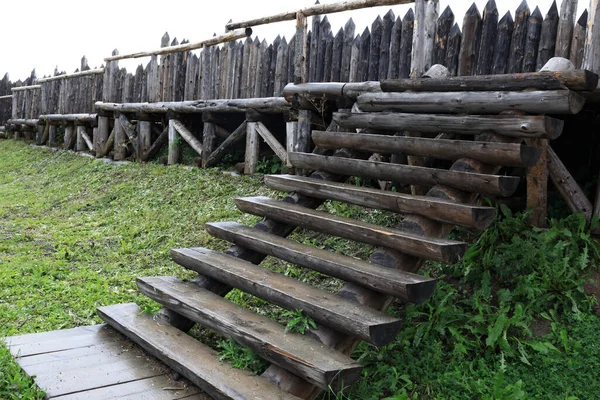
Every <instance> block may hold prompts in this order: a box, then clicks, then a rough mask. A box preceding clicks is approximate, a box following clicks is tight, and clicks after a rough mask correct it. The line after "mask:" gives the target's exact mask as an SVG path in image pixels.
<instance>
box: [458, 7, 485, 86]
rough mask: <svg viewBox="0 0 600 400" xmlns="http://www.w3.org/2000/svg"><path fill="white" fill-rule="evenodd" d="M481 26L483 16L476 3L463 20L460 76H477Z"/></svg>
mask: <svg viewBox="0 0 600 400" xmlns="http://www.w3.org/2000/svg"><path fill="white" fill-rule="evenodd" d="M481 26H482V24H481V14H480V13H479V10H478V9H477V6H476V5H475V3H473V4H472V5H471V7H470V8H469V9H468V10H467V13H466V14H465V17H464V19H463V27H462V43H461V45H460V55H459V58H458V75H461V76H465V75H475V71H476V67H477V56H478V52H479V42H480V40H481Z"/></svg>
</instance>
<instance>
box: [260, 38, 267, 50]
mask: <svg viewBox="0 0 600 400" xmlns="http://www.w3.org/2000/svg"><path fill="white" fill-rule="evenodd" d="M260 47H265V48H268V47H269V42H267V39H263V40H262V42H260Z"/></svg>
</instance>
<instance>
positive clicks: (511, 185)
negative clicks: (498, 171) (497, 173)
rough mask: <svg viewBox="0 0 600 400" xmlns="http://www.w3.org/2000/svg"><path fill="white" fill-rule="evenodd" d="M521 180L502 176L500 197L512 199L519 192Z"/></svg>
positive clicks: (499, 183) (499, 180)
mask: <svg viewBox="0 0 600 400" xmlns="http://www.w3.org/2000/svg"><path fill="white" fill-rule="evenodd" d="M520 181H521V179H520V178H519V177H517V176H501V177H500V178H499V179H498V188H499V190H500V196H502V197H510V196H512V195H513V194H515V192H516V191H517V186H519V182H520Z"/></svg>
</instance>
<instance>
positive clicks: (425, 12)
mask: <svg viewBox="0 0 600 400" xmlns="http://www.w3.org/2000/svg"><path fill="white" fill-rule="evenodd" d="M439 11H440V3H439V0H417V1H416V2H415V27H414V34H413V44H412V62H411V68H410V70H411V71H410V76H411V77H413V78H417V77H419V76H421V75H423V73H424V72H425V71H426V70H428V69H429V67H431V60H432V56H433V46H434V39H435V25H436V22H437V19H438V14H439Z"/></svg>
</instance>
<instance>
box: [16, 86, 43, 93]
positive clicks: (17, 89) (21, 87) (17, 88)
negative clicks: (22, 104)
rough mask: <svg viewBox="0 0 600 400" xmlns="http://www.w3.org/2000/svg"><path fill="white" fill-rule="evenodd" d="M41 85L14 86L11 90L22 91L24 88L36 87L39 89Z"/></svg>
mask: <svg viewBox="0 0 600 400" xmlns="http://www.w3.org/2000/svg"><path fill="white" fill-rule="evenodd" d="M41 88H42V86H41V85H29V86H17V87H14V88H11V89H10V90H11V92H22V91H24V90H37V89H41Z"/></svg>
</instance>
